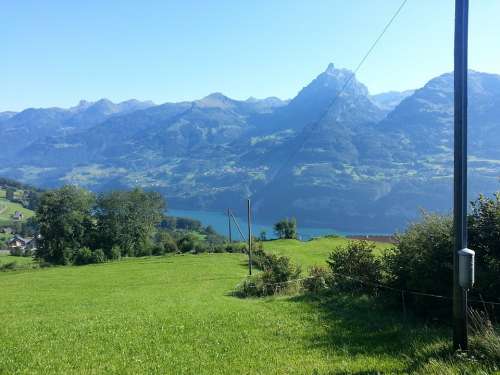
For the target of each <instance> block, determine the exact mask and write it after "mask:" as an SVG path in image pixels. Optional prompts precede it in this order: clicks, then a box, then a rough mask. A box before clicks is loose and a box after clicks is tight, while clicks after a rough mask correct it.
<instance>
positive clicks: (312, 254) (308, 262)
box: [263, 237, 392, 271]
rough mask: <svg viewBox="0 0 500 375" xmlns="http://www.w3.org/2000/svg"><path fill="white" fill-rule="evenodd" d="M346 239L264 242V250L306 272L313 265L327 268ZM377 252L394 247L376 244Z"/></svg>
mask: <svg viewBox="0 0 500 375" xmlns="http://www.w3.org/2000/svg"><path fill="white" fill-rule="evenodd" d="M347 242H348V240H347V239H346V238H345V237H322V238H317V239H313V240H311V241H307V242H301V241H297V240H273V241H265V242H263V245H264V250H265V251H268V252H270V253H274V254H278V255H285V256H287V257H290V258H291V259H292V260H293V261H295V262H296V263H297V264H300V265H301V266H302V267H303V270H304V271H307V269H308V268H309V267H310V266H313V265H323V266H326V259H327V258H328V255H329V254H330V253H331V252H332V251H333V250H334V249H335V247H337V246H342V245H345V244H346V243H347ZM375 246H376V252H377V253H379V254H381V253H382V252H383V251H384V250H385V249H387V248H390V247H391V246H392V245H391V244H389V243H375Z"/></svg>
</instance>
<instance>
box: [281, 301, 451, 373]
mask: <svg viewBox="0 0 500 375" xmlns="http://www.w3.org/2000/svg"><path fill="white" fill-rule="evenodd" d="M287 301H291V302H294V303H300V304H306V305H308V306H309V307H310V308H311V309H313V310H317V311H318V312H319V319H318V315H315V316H314V318H312V319H314V322H312V324H316V325H317V324H321V325H322V326H323V327H325V329H324V330H323V332H324V333H321V334H318V335H315V336H312V337H311V338H310V340H311V346H312V347H314V348H320V349H322V350H325V351H326V352H341V353H345V355H346V356H357V355H366V356H373V357H384V356H385V357H387V356H390V357H397V358H403V359H404V360H405V363H407V368H406V369H405V370H404V373H413V372H414V371H415V370H416V369H417V368H419V367H420V366H421V365H422V364H423V363H426V362H428V361H429V360H430V359H431V358H434V359H439V358H446V357H449V355H450V353H451V347H450V345H449V344H448V341H449V339H450V336H451V331H450V330H449V329H447V328H445V327H437V326H427V325H425V324H424V323H423V322H421V321H418V320H417V319H415V318H413V317H409V318H408V319H404V318H403V316H402V314H401V313H398V312H397V311H393V310H390V309H388V308H387V307H384V306H381V305H380V304H379V305H377V303H375V302H374V300H373V299H372V298H370V297H366V296H351V295H323V296H321V297H317V296H312V295H307V294H306V295H298V296H294V297H290V298H289V299H287ZM343 373H345V372H333V373H332V374H343ZM351 373H352V372H351ZM376 373H377V371H372V370H369V371H362V372H356V374H376Z"/></svg>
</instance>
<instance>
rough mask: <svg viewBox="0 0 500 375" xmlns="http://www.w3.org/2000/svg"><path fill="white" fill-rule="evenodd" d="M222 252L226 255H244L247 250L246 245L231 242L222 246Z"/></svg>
mask: <svg viewBox="0 0 500 375" xmlns="http://www.w3.org/2000/svg"><path fill="white" fill-rule="evenodd" d="M224 250H225V251H226V252H228V253H244V252H246V250H247V247H246V244H244V243H242V242H232V243H228V244H226V245H225V246H224Z"/></svg>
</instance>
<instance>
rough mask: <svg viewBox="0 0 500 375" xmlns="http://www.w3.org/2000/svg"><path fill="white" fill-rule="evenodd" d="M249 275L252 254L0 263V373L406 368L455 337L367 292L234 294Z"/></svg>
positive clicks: (405, 370) (386, 370) (382, 370)
mask: <svg viewBox="0 0 500 375" xmlns="http://www.w3.org/2000/svg"><path fill="white" fill-rule="evenodd" d="M277 243H278V242H277ZM308 244H309V243H308ZM307 246H311V245H310V244H309V245H307ZM299 251H300V249H299ZM306 254H309V253H306ZM318 257H319V256H318ZM4 258H10V257H4ZM296 258H297V259H300V256H299V255H298V254H296ZM314 259H316V256H315V257H314ZM313 262H315V261H313ZM245 274H246V257H245V256H244V255H242V254H205V255H183V256H181V255H176V256H167V257H157V258H140V259H133V260H124V261H121V262H114V263H106V264H100V265H90V266H83V267H56V268H48V269H36V270H29V271H11V272H0V301H2V304H1V305H2V307H1V314H2V323H1V324H0V342H2V345H0V374H18V373H22V374H34V373H40V374H50V373H59V374H81V373H85V374H103V373H106V374H109V373H114V374H138V373H161V374H372V373H373V374H375V373H377V372H380V373H408V372H411V371H412V369H413V367H412V366H413V365H412V363H413V362H412V361H413V358H415V356H422V358H424V359H425V358H427V356H428V355H429V354H428V353H435V351H436V350H445V349H446V347H447V344H446V342H447V341H446V340H447V339H448V337H449V334H450V332H448V331H447V330H438V329H429V328H425V327H423V326H420V325H418V324H417V323H414V322H409V321H407V322H403V320H402V319H401V316H400V315H399V314H398V313H387V312H382V311H380V310H377V307H375V306H374V305H373V304H372V303H371V302H370V300H368V299H366V298H346V297H339V298H336V299H333V300H328V301H321V302H320V301H319V300H315V299H312V298H307V297H303V296H282V297H274V298H265V299H238V298H235V297H233V296H231V291H232V290H233V289H234V287H235V285H236V284H237V283H238V282H239V281H240V280H242V279H243V278H244V276H245Z"/></svg>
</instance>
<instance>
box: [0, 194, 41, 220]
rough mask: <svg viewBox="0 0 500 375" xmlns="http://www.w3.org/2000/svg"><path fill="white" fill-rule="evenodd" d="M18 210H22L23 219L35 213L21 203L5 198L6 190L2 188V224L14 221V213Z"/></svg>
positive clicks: (0, 197)
mask: <svg viewBox="0 0 500 375" xmlns="http://www.w3.org/2000/svg"><path fill="white" fill-rule="evenodd" d="M16 211H20V212H22V214H23V216H24V218H23V220H26V219H27V218H30V217H32V216H33V215H34V212H33V211H31V210H28V209H26V208H24V207H23V206H22V205H21V204H19V203H13V202H10V201H8V200H7V199H5V190H3V189H0V225H11V224H12V223H13V220H12V215H13V214H14V213H15V212H16Z"/></svg>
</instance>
